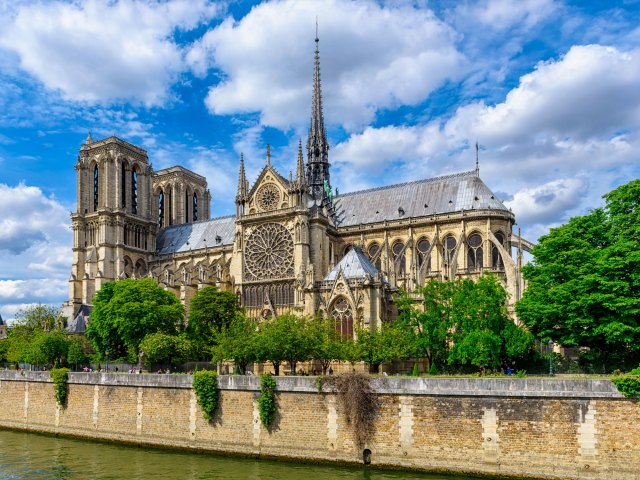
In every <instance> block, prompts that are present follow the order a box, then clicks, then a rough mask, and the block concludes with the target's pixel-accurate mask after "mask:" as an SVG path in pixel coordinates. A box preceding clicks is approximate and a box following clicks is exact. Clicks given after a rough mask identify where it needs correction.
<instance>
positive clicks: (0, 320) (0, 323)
mask: <svg viewBox="0 0 640 480" xmlns="http://www.w3.org/2000/svg"><path fill="white" fill-rule="evenodd" d="M1 325H4V321H3V320H2V315H0V326H1Z"/></svg>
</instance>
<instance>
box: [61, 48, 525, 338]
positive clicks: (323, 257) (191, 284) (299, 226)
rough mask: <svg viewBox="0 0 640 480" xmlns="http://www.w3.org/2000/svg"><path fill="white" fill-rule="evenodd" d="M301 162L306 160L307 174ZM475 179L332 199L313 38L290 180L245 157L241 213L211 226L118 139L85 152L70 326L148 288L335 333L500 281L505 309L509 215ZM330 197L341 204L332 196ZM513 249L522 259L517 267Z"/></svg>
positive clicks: (190, 191)
mask: <svg viewBox="0 0 640 480" xmlns="http://www.w3.org/2000/svg"><path fill="white" fill-rule="evenodd" d="M305 153H306V161H305ZM477 154H478V149H477V145H476V168H475V170H472V171H468V172H462V173H457V174H453V175H447V176H442V177H437V178H429V179H424V180H418V181H414V182H409V183H401V184H395V185H389V186H384V187H379V188H374V189H370V190H363V191H356V192H350V193H340V194H338V193H337V191H334V190H333V188H332V186H331V177H330V163H329V143H328V141H327V136H326V131H325V125H324V117H323V108H322V93H321V79H320V57H319V52H318V39H317V38H316V49H315V65H314V74H313V96H312V104H311V124H310V127H309V136H308V139H307V142H306V152H305V151H304V150H303V145H302V143H300V145H299V147H298V152H297V161H296V168H295V174H292V173H290V174H289V176H288V178H286V177H284V176H282V175H281V174H280V173H279V172H278V171H277V170H276V169H275V168H274V167H273V166H272V165H271V158H270V151H269V147H268V146H267V148H266V158H265V165H264V168H263V169H262V171H261V172H260V174H259V175H258V178H257V179H256V180H255V182H253V184H250V183H249V181H248V179H247V177H246V173H245V167H244V159H243V157H242V156H241V157H240V165H239V174H238V189H237V195H236V199H235V203H236V214H235V215H231V216H225V217H218V218H210V211H209V206H210V202H211V194H210V192H209V190H208V189H207V181H206V179H205V178H204V177H202V176H200V175H198V174H196V173H194V172H192V171H189V170H187V169H185V168H183V167H180V166H176V167H171V168H167V169H164V170H159V171H154V170H153V168H152V167H151V164H150V163H149V158H148V156H147V153H146V151H145V150H143V149H142V148H140V147H137V146H135V145H132V144H130V143H128V142H126V141H124V140H121V139H119V138H117V137H113V136H112V137H109V138H105V139H103V140H99V141H94V140H93V139H92V138H91V136H90V135H89V136H88V137H87V139H86V141H85V143H84V144H83V145H82V146H81V147H80V152H79V156H78V161H77V164H76V171H77V205H78V208H77V211H76V212H75V213H73V214H72V215H71V219H72V228H73V233H74V240H73V242H74V243H73V266H72V273H71V278H70V281H69V301H68V302H67V303H66V304H65V315H66V316H67V318H69V319H73V320H72V321H71V322H69V328H70V329H71V330H72V331H77V332H82V331H83V330H84V328H85V326H86V323H87V321H88V316H89V313H90V311H91V303H92V300H93V297H94V295H95V294H96V292H97V291H98V290H99V289H100V288H101V286H102V285H104V284H105V283H106V282H113V281H116V280H119V279H122V278H141V277H151V278H153V279H155V280H156V281H157V282H158V284H159V285H161V286H162V287H163V288H165V289H167V290H169V291H172V292H174V293H175V294H176V295H177V296H178V297H179V298H180V300H181V301H182V302H183V303H184V304H185V306H186V307H187V308H188V306H189V302H190V299H191V298H192V297H193V296H194V295H195V294H196V292H197V291H198V290H199V289H201V288H203V287H205V286H216V287H218V288H219V289H221V290H227V291H233V292H234V293H235V294H236V295H237V296H238V300H239V302H240V303H241V305H242V306H243V307H244V308H245V310H246V312H247V313H248V315H250V316H251V317H261V318H266V317H268V316H272V315H280V314H282V313H286V312H294V313H297V314H303V315H316V314H320V315H323V316H325V317H328V318H334V319H335V320H336V324H337V325H340V329H341V330H342V331H343V332H342V333H343V334H345V335H352V334H353V330H354V325H355V324H358V325H360V326H361V327H364V328H377V327H378V326H379V325H380V324H381V322H384V321H387V320H389V319H392V318H393V316H394V308H393V295H394V293H396V292H398V291H399V290H401V289H402V290H405V291H413V290H414V289H415V288H416V287H419V286H421V285H423V284H424V283H425V282H426V281H428V280H430V279H439V280H453V279H456V278H461V277H470V278H474V277H477V276H479V275H481V274H483V273H486V272H491V273H494V274H497V275H498V276H499V278H500V279H501V280H502V282H503V283H504V285H505V287H506V289H507V291H508V293H509V295H510V303H511V304H513V302H515V301H516V300H517V299H518V298H519V297H520V295H521V292H522V289H523V286H524V285H523V281H522V279H521V276H520V266H521V262H522V254H521V252H522V248H523V247H524V248H525V249H528V248H527V247H530V244H529V243H528V242H525V241H524V240H521V239H520V238H519V236H518V235H514V233H513V231H512V230H513V226H514V224H515V217H514V214H513V213H512V212H511V211H510V210H509V209H508V208H506V207H505V205H504V204H503V203H502V202H501V201H500V200H499V199H498V198H496V196H495V195H494V194H493V193H492V192H491V190H490V189H489V188H488V187H487V186H486V185H485V184H484V182H483V181H482V180H481V179H480V175H479V168H478V158H477ZM334 192H335V193H334ZM512 246H513V247H519V248H518V255H517V258H516V259H515V260H514V259H513V258H512V256H511V251H512Z"/></svg>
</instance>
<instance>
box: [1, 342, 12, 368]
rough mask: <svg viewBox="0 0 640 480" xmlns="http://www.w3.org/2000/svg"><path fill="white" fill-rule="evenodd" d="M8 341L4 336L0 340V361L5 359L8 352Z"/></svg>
mask: <svg viewBox="0 0 640 480" xmlns="http://www.w3.org/2000/svg"><path fill="white" fill-rule="evenodd" d="M9 343H10V340H8V339H6V338H4V339H2V340H0V362H6V361H7V358H8V357H7V354H8V353H9Z"/></svg>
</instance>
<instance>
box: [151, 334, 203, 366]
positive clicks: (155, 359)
mask: <svg viewBox="0 0 640 480" xmlns="http://www.w3.org/2000/svg"><path fill="white" fill-rule="evenodd" d="M140 350H142V351H143V352H144V362H145V364H146V365H151V364H153V363H159V364H163V365H166V364H171V365H181V364H183V363H184V362H186V361H188V360H189V359H190V357H191V353H192V346H191V341H190V340H189V339H188V338H187V337H186V336H185V335H184V334H181V335H178V336H176V335H168V334H166V333H161V332H156V333H151V334H149V335H147V336H146V337H144V339H143V340H142V342H140Z"/></svg>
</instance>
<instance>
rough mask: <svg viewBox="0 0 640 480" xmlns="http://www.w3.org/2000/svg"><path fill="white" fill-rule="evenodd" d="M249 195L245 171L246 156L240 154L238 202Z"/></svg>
mask: <svg viewBox="0 0 640 480" xmlns="http://www.w3.org/2000/svg"><path fill="white" fill-rule="evenodd" d="M246 194H247V176H246V174H245V171H244V154H243V153H240V173H239V174H238V194H237V195H236V200H237V201H241V200H242V199H244V197H245V196H246Z"/></svg>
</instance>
